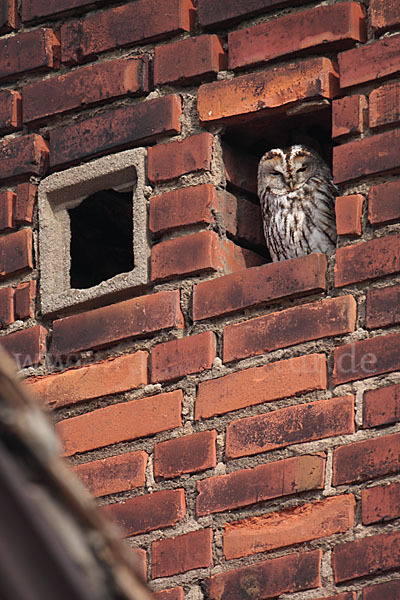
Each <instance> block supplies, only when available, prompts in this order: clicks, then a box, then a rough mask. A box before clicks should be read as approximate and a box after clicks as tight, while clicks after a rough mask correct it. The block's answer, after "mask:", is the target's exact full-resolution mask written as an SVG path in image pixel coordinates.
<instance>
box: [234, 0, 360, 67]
mask: <svg viewBox="0 0 400 600" xmlns="http://www.w3.org/2000/svg"><path fill="white" fill-rule="evenodd" d="M365 39H366V28H365V18H364V13H363V10H362V8H361V6H360V4H358V3H356V2H341V3H339V4H335V5H333V6H319V7H317V8H312V9H310V10H305V11H302V12H296V13H295V14H291V15H287V16H284V17H279V18H277V19H272V20H271V21H267V22H265V23H261V24H260V25H255V26H253V27H249V28H247V29H239V30H238V31H234V32H232V33H230V34H229V37H228V43H229V68H230V69H237V68H240V67H245V66H248V65H254V64H259V63H262V62H267V61H270V60H273V59H274V58H277V57H278V56H287V55H290V54H294V53H296V52H299V51H301V50H306V49H311V48H312V49H313V51H314V52H317V51H318V50H319V51H320V52H323V51H324V50H325V51H328V50H329V49H330V48H334V49H336V50H338V49H341V50H343V49H344V48H349V47H350V46H353V45H354V44H355V43H356V42H365Z"/></svg>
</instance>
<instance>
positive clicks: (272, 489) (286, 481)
mask: <svg viewBox="0 0 400 600" xmlns="http://www.w3.org/2000/svg"><path fill="white" fill-rule="evenodd" d="M324 469H325V458H324V457H323V456H320V455H311V454H306V455H304V456H296V457H294V458H286V459H284V460H278V461H276V462H270V463H267V464H264V465H259V466H258V467H254V468H253V469H242V470H240V471H234V472H233V473H229V474H228V475H218V476H217V477H208V478H206V479H202V480H200V481H198V482H197V491H198V492H199V494H198V496H197V504H196V513H197V515H198V516H204V515H209V514H211V513H216V512H222V511H225V510H229V511H230V510H232V509H235V508H240V507H241V506H248V505H250V504H254V503H256V502H264V501H265V500H272V499H273V498H281V497H283V496H290V495H291V494H297V493H300V492H304V491H306V490H314V489H321V488H323V486H324Z"/></svg>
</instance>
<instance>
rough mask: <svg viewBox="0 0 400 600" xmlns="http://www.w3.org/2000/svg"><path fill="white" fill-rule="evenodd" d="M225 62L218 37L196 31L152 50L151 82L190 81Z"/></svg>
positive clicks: (224, 64)
mask: <svg viewBox="0 0 400 600" xmlns="http://www.w3.org/2000/svg"><path fill="white" fill-rule="evenodd" d="M226 66H227V60H226V55H225V52H224V49H223V46H222V41H221V40H220V39H219V38H218V37H217V36H216V35H200V36H199V37H196V38H188V39H186V40H180V41H178V42H172V43H170V44H166V45H163V46H156V49H155V53H154V83H155V85H159V84H163V83H177V82H179V83H192V82H194V81H198V80H199V79H202V80H203V81H204V78H205V77H207V76H212V75H215V74H216V73H218V71H222V70H223V69H225V68H226Z"/></svg>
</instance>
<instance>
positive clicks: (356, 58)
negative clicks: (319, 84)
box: [338, 35, 400, 88]
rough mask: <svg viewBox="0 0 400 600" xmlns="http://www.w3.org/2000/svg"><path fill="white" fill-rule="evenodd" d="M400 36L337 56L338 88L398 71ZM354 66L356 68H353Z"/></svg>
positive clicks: (378, 41) (399, 63)
mask: <svg viewBox="0 0 400 600" xmlns="http://www.w3.org/2000/svg"><path fill="white" fill-rule="evenodd" d="M399 50H400V35H394V36H391V37H387V38H384V39H382V40H377V41H375V42H372V43H371V44H365V45H362V46H360V47H359V48H353V49H352V50H346V52H341V53H340V54H339V56H338V60H339V72H340V87H342V88H346V87H349V86H352V85H358V84H360V83H365V82H366V81H374V80H376V79H381V78H382V77H386V76H387V75H394V74H395V73H398V72H399V71H400V52H399ZM355 65H356V66H357V68H354V67H355Z"/></svg>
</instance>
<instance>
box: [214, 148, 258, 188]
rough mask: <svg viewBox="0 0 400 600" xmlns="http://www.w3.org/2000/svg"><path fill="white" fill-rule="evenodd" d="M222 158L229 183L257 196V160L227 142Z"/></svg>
mask: <svg viewBox="0 0 400 600" xmlns="http://www.w3.org/2000/svg"><path fill="white" fill-rule="evenodd" d="M222 157H223V161H224V166H225V176H226V179H227V181H228V182H229V183H230V184H231V185H232V186H233V187H235V188H238V189H239V190H245V191H246V192H250V193H251V194H254V195H257V169H258V161H257V159H256V158H255V157H253V156H251V155H250V154H249V153H248V152H241V151H240V150H238V149H237V148H232V146H230V145H229V144H227V143H226V142H224V143H223V144H222Z"/></svg>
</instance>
